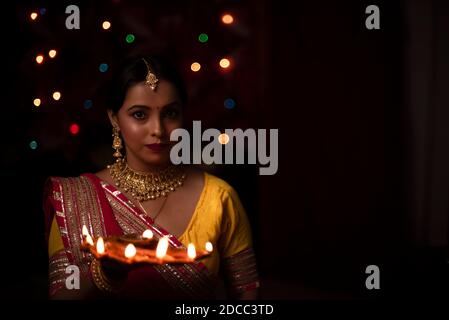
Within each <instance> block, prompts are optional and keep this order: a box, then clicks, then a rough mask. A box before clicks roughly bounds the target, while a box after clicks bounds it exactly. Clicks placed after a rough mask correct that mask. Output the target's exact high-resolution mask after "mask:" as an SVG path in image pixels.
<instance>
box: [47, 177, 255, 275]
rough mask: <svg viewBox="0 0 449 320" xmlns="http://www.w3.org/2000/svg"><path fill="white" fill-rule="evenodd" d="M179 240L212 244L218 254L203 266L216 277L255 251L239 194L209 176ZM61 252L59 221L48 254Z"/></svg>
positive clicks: (222, 182)
mask: <svg viewBox="0 0 449 320" xmlns="http://www.w3.org/2000/svg"><path fill="white" fill-rule="evenodd" d="M168 231H170V230H168ZM178 239H179V241H181V242H182V244H183V245H185V246H187V245H188V244H189V243H193V244H194V245H195V247H197V248H200V247H203V246H204V244H205V243H206V242H207V241H210V242H211V243H212V245H213V246H214V251H213V252H212V254H211V255H210V256H209V257H208V258H206V259H204V260H202V262H203V263H204V264H205V266H206V267H207V268H208V269H209V271H210V272H212V273H213V274H215V275H217V274H218V270H219V267H220V259H224V258H228V257H230V256H232V255H234V254H237V253H239V252H240V251H242V250H245V249H247V248H250V247H252V239H251V229H250V225H249V222H248V218H247V216H246V212H245V209H244V208H243V206H242V204H241V202H240V199H239V197H238V195H237V193H236V192H235V190H234V189H233V188H232V187H231V186H230V185H229V184H228V183H226V182H225V181H224V180H222V179H220V178H218V177H216V176H213V175H211V174H209V173H206V172H205V173H204V187H203V191H202V192H201V195H200V198H199V200H198V203H197V205H196V208H195V211H194V213H193V215H192V218H191V220H190V222H189V224H188V226H187V228H186V230H185V231H184V233H183V234H182V235H181V236H180V237H179V238H178ZM61 249H64V245H63V243H62V238H61V235H60V233H59V228H58V225H57V223H56V219H53V222H52V226H51V230H50V237H49V242H48V254H49V256H50V257H51V256H52V255H53V254H54V253H55V252H57V251H59V250H61Z"/></svg>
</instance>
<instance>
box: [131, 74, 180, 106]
mask: <svg viewBox="0 0 449 320" xmlns="http://www.w3.org/2000/svg"><path fill="white" fill-rule="evenodd" d="M177 100H179V97H178V92H177V90H176V88H175V86H174V85H173V84H172V83H171V82H168V81H165V80H159V82H158V85H157V88H156V90H154V91H153V90H152V89H151V88H150V86H148V85H146V84H145V83H144V82H139V83H137V84H135V85H133V86H131V87H130V88H128V91H127V92H126V97H125V101H124V103H123V106H124V107H127V106H128V107H130V106H132V105H136V104H139V105H145V106H150V107H155V108H156V107H163V106H165V105H166V104H168V103H171V102H174V101H177Z"/></svg>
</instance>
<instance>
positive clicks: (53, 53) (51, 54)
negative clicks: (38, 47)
mask: <svg viewBox="0 0 449 320" xmlns="http://www.w3.org/2000/svg"><path fill="white" fill-rule="evenodd" d="M56 53H57V52H56V50H50V51H48V55H49V57H50V58H54V57H56Z"/></svg>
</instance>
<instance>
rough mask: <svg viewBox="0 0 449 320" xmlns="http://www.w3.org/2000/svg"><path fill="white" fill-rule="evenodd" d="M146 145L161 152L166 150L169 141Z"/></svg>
mask: <svg viewBox="0 0 449 320" xmlns="http://www.w3.org/2000/svg"><path fill="white" fill-rule="evenodd" d="M145 147H147V148H148V149H150V150H151V151H154V152H161V151H164V150H165V148H167V147H168V144H167V143H152V144H146V145H145Z"/></svg>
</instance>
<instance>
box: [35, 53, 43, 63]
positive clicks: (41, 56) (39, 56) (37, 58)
mask: <svg viewBox="0 0 449 320" xmlns="http://www.w3.org/2000/svg"><path fill="white" fill-rule="evenodd" d="M36 62H37V63H38V64H41V63H42V62H44V56H43V55H41V54H40V55H38V56H36Z"/></svg>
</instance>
